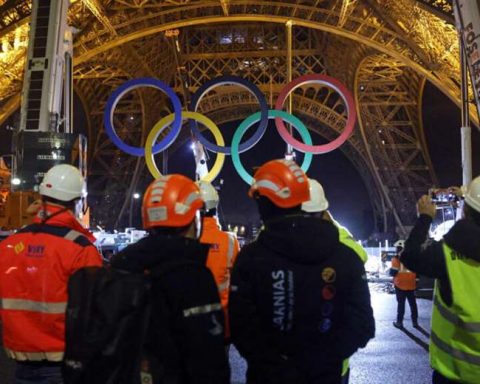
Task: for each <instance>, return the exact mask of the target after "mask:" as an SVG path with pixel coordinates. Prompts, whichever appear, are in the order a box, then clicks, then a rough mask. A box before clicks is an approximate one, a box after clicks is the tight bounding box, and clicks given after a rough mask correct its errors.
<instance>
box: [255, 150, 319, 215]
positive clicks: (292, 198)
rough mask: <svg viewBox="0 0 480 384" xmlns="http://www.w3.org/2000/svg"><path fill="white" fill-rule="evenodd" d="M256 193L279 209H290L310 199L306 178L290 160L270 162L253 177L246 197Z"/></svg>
mask: <svg viewBox="0 0 480 384" xmlns="http://www.w3.org/2000/svg"><path fill="white" fill-rule="evenodd" d="M256 193H258V194H259V195H261V196H265V197H266V198H268V199H269V200H270V201H271V202H272V203H273V204H275V205H276V206H278V207H280V208H292V207H295V206H297V205H300V204H302V203H303V202H305V201H308V200H309V199H310V191H309V185H308V178H307V176H306V175H305V173H304V172H303V171H302V169H301V168H300V167H299V166H298V165H297V164H296V163H295V162H294V161H291V160H284V159H278V160H271V161H269V162H267V163H265V164H263V165H262V166H261V167H260V168H259V169H258V170H257V171H256V172H255V175H254V176H253V184H252V186H251V187H250V190H249V191H248V195H249V196H250V197H253V196H254V194H256Z"/></svg>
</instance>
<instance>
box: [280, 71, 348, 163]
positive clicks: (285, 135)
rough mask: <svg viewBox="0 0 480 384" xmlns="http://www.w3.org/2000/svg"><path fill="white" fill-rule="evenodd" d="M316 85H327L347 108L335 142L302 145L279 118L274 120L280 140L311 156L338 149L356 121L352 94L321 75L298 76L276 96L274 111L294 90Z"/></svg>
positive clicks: (331, 78) (337, 82)
mask: <svg viewBox="0 0 480 384" xmlns="http://www.w3.org/2000/svg"><path fill="white" fill-rule="evenodd" d="M311 83H317V84H322V85H327V86H329V87H331V88H333V89H334V90H335V91H337V92H338V93H339V94H340V96H341V97H342V99H343V101H344V102H345V104H346V107H347V113H348V118H347V124H346V125H345V129H344V130H343V132H342V133H341V134H340V136H338V137H337V138H336V139H335V140H333V141H331V142H330V143H327V144H322V145H309V144H306V143H305V144H304V143H302V142H300V141H298V140H296V139H295V138H294V137H292V135H290V133H289V132H288V130H287V128H286V127H285V124H284V123H283V121H282V119H281V118H276V119H275V125H276V127H277V130H278V133H279V134H280V136H282V139H283V140H285V141H286V142H287V143H288V144H290V145H291V146H292V147H293V148H295V149H298V150H299V151H302V152H305V153H307V152H309V153H313V154H320V153H327V152H330V151H333V150H334V149H337V148H338V147H340V146H341V145H342V144H343V143H344V142H345V141H347V139H348V138H349V137H350V135H351V134H352V132H353V128H354V127H355V121H356V119H357V113H356V110H355V104H354V101H353V97H352V94H351V93H350V92H349V91H348V89H347V88H346V87H345V86H344V85H343V84H342V83H341V82H340V81H338V80H337V79H334V78H333V77H330V76H327V75H322V74H311V75H304V76H300V77H299V78H297V79H295V80H293V81H292V82H290V83H289V84H287V85H286V86H285V88H283V89H282V91H281V92H280V94H279V95H278V99H277V102H276V103H275V109H278V110H281V109H282V108H283V104H284V103H285V100H286V98H287V97H288V95H289V94H290V93H291V92H293V91H294V90H295V89H296V88H298V87H300V86H301V85H304V84H311Z"/></svg>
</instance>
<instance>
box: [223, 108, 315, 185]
mask: <svg viewBox="0 0 480 384" xmlns="http://www.w3.org/2000/svg"><path fill="white" fill-rule="evenodd" d="M260 115H261V113H260V112H257V113H254V114H253V115H250V116H248V117H247V118H246V119H245V120H243V121H242V123H241V124H240V125H239V126H238V128H237V130H236V131H235V134H234V135H233V139H232V147H231V148H232V161H233V166H234V167H235V169H236V170H237V172H238V174H239V175H240V177H241V178H242V179H243V181H245V182H246V183H247V184H248V185H252V183H253V177H252V176H250V174H249V173H248V172H247V170H246V169H245V167H244V166H243V164H242V162H241V161H240V154H239V153H238V147H239V146H240V141H241V140H242V137H243V135H244V134H245V132H246V131H247V129H248V128H250V127H251V126H252V125H253V124H255V123H256V122H258V121H260ZM276 117H280V118H281V119H283V120H284V121H286V122H287V123H289V124H291V125H292V126H293V127H294V128H295V129H296V130H297V132H298V133H299V134H300V136H301V138H302V140H303V142H304V143H305V144H308V145H311V144H312V136H310V132H309V131H308V129H307V127H305V124H303V123H302V122H301V121H300V120H299V119H298V118H297V117H295V116H293V115H291V114H290V113H288V112H285V111H279V110H276V109H270V110H269V111H268V118H269V119H274V118H276ZM312 158H313V155H312V154H311V153H305V156H304V157H303V163H302V165H301V167H300V168H302V170H303V172H305V173H306V172H307V171H308V168H310V165H311V164H312Z"/></svg>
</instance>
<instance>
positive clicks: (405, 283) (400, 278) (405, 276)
mask: <svg viewBox="0 0 480 384" xmlns="http://www.w3.org/2000/svg"><path fill="white" fill-rule="evenodd" d="M392 269H393V270H397V271H398V273H397V275H396V276H395V277H394V278H393V284H394V285H395V286H396V287H397V288H398V289H401V290H402V291H414V290H415V288H416V286H417V284H416V278H417V275H416V274H415V273H413V272H412V271H409V270H408V269H407V268H405V266H404V265H403V264H402V263H401V262H400V260H399V258H398V257H397V256H394V257H393V258H392Z"/></svg>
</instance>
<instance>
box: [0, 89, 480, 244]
mask: <svg viewBox="0 0 480 384" xmlns="http://www.w3.org/2000/svg"><path fill="white" fill-rule="evenodd" d="M76 101H77V102H76V103H75V104H76V113H75V127H76V130H77V131H78V130H79V131H84V130H83V129H81V127H82V126H83V125H84V124H83V121H84V119H83V118H82V114H83V112H82V111H80V109H81V106H80V103H79V102H78V100H76ZM423 116H424V128H425V135H426V138H427V143H428V146H429V148H430V153H431V157H432V161H433V164H434V168H435V171H436V173H437V176H438V178H439V182H440V186H441V187H446V186H450V185H459V184H460V183H461V178H462V173H461V157H460V110H459V109H458V108H457V107H456V106H455V105H454V104H453V103H452V102H451V101H450V100H449V99H448V98H446V97H445V96H444V95H443V94H441V93H440V92H439V91H438V90H437V89H435V88H434V87H433V86H431V85H427V86H426V89H425V92H424V108H423ZM82 120H83V121H82ZM16 121H18V114H16V116H13V117H12V118H10V119H9V120H8V121H7V123H6V124H4V125H3V126H2V127H1V128H0V132H1V134H2V140H1V141H0V154H5V153H10V142H11V140H10V136H11V131H10V130H8V129H7V126H12V125H14V124H15V122H16ZM237 124H238V122H236V123H231V124H227V125H225V126H223V127H222V132H224V137H225V140H226V142H227V143H229V142H230V141H231V136H232V135H233V132H234V130H235V128H236V126H237ZM79 128H80V129H79ZM472 132H473V135H472V136H473V154H474V156H473V157H474V168H473V175H474V176H475V175H478V174H479V173H480V158H479V156H478V150H476V148H479V145H480V134H479V131H478V130H477V129H476V128H473V129H472ZM79 133H80V132H79ZM246 138H248V134H247V135H246V136H245V137H244V140H245V139H246ZM313 141H314V143H316V144H318V143H320V142H322V139H321V138H319V137H315V136H314V137H313ZM285 148H286V147H285V143H284V142H283V140H282V139H281V138H280V136H279V135H278V134H277V131H276V129H275V127H274V126H273V123H272V122H271V125H269V127H268V129H267V132H266V134H265V136H264V137H263V138H262V140H261V141H260V142H259V143H258V144H257V145H256V146H255V147H253V148H252V149H251V150H249V151H248V152H245V153H244V154H242V155H241V159H242V161H243V162H244V166H245V168H246V169H252V167H255V166H258V165H261V164H262V163H264V162H265V161H267V160H270V159H274V158H281V157H283V155H284V153H285ZM297 154H298V158H297V160H298V161H299V162H301V160H302V156H303V155H302V154H301V153H297ZM214 157H215V155H214V154H211V160H210V163H213V160H214ZM168 171H169V172H170V173H174V172H175V173H183V174H185V175H187V176H190V177H193V174H194V160H193V153H192V150H191V149H190V147H189V144H186V145H185V146H183V147H181V148H180V149H179V150H178V151H177V152H175V153H173V154H171V155H170V159H169V170H168ZM308 175H309V176H310V177H313V178H315V179H317V180H319V181H320V182H321V184H322V185H323V186H324V189H325V192H326V195H327V199H328V200H329V201H330V209H331V212H332V213H333V215H334V217H335V218H336V219H337V220H338V221H340V222H341V223H343V224H344V225H346V226H347V227H348V228H349V229H350V230H351V231H352V232H353V234H354V235H355V236H356V237H358V238H362V239H364V238H366V237H368V235H370V233H371V232H372V230H373V216H372V207H371V204H370V202H369V198H368V194H367V190H366V188H365V186H364V183H363V181H362V179H361V178H360V176H359V174H358V173H357V172H356V170H355V168H354V167H353V165H352V164H351V163H350V161H349V160H348V159H347V158H346V157H345V156H344V155H343V154H342V152H341V151H340V150H336V151H334V152H331V153H328V154H325V155H316V156H314V158H313V162H312V165H311V167H310V170H309V171H308ZM220 179H222V180H223V184H222V185H221V188H220V198H221V209H220V216H221V217H220V218H221V221H222V223H232V224H247V225H252V224H257V223H258V222H259V218H258V215H257V213H256V207H255V204H254V202H253V201H252V200H250V199H249V198H248V196H247V191H248V186H247V185H246V184H245V183H244V182H243V180H242V179H241V178H240V177H239V176H238V175H237V173H236V170H235V169H234V167H233V165H232V162H231V160H230V158H229V157H227V159H226V162H225V165H224V168H223V169H222V172H221V174H220V176H219V177H218V178H217V180H216V181H215V183H216V184H218V183H219V180H220ZM146 182H148V180H144V183H146Z"/></svg>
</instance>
